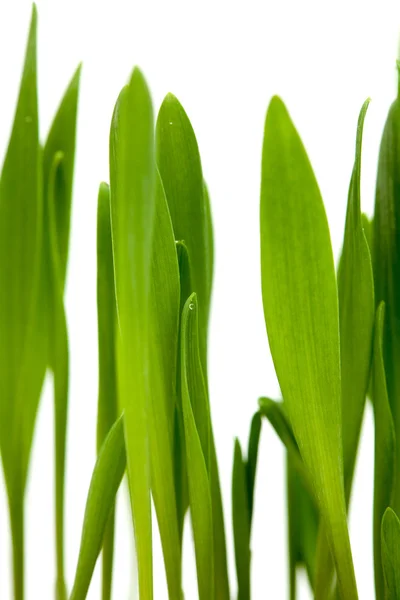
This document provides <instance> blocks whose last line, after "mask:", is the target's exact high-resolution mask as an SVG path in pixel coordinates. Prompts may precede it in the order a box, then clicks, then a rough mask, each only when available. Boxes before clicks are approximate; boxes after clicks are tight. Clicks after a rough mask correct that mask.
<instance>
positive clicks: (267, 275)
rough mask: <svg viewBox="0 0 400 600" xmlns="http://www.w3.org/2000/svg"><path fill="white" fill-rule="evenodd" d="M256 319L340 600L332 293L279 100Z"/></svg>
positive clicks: (264, 196) (330, 269)
mask: <svg viewBox="0 0 400 600" xmlns="http://www.w3.org/2000/svg"><path fill="white" fill-rule="evenodd" d="M261 263H262V290H263V304H264V314H265V321H266V326H267V332H268V338H269V343H270V348H271V354H272V357H273V360H274V365H275V369H276V372H277V376H278V380H279V384H280V387H281V390H282V395H283V398H284V401H285V405H286V408H287V411H288V415H289V418H290V422H291V425H292V427H293V433H294V435H295V438H296V440H297V443H298V446H299V449H300V453H301V456H302V458H303V461H304V463H305V465H306V467H307V470H308V472H309V473H310V477H311V480H312V483H313V487H314V490H315V495H316V496H317V497H318V499H319V508H320V511H321V515H322V517H323V519H324V522H325V523H326V528H327V532H328V536H329V542H330V545H331V548H332V553H333V555H334V559H335V564H336V569H337V574H338V580H339V588H340V592H341V594H342V598H343V600H350V599H354V598H357V589H356V583H355V576H354V569H353V561H352V556H351V549H350V541H349V535H348V530H347V523H346V504H345V497H344V489H343V478H342V472H343V471H342V469H343V464H342V443H341V427H342V424H341V406H340V403H341V391H340V352H339V319H338V302H337V288H336V279H335V271H334V262H333V256H332V248H331V242H330V237H329V228H328V222H327V219H326V214H325V210H324V206H323V202H322V198H321V195H320V192H319V189H318V184H317V182H316V180H315V176H314V173H313V171H312V168H311V165H310V162H309V160H308V157H307V154H306V152H305V149H304V147H303V144H302V142H301V140H300V138H299V135H298V133H297V131H296V129H295V127H294V125H293V123H292V121H291V119H290V117H289V115H288V112H287V110H286V108H285V106H284V105H283V103H282V101H281V100H280V99H278V98H277V97H275V98H273V99H272V101H271V103H270V106H269V109H268V113H267V118H266V123H265V132H264V147H263V161H262V184H261Z"/></svg>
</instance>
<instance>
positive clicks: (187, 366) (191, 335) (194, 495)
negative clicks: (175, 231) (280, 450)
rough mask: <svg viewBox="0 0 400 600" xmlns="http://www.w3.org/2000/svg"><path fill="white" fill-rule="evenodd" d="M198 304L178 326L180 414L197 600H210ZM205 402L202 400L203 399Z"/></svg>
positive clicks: (189, 306) (191, 303) (188, 307)
mask: <svg viewBox="0 0 400 600" xmlns="http://www.w3.org/2000/svg"><path fill="white" fill-rule="evenodd" d="M198 310H199V308H198V304H197V298H196V295H195V294H192V296H190V297H189V298H188V300H187V302H186V304H185V306H184V309H183V313H182V326H181V376H182V384H181V390H182V412H183V422H184V428H185V445H186V460H187V474H188V488H189V502H190V513H191V518H192V527H193V537H194V546H195V554H196V567H197V582H198V589H199V599H200V600H212V599H213V598H216V596H215V594H214V577H215V576H216V575H215V572H214V543H213V522H212V520H213V514H212V504H211V493H210V480H209V473H208V471H207V462H206V457H205V456H204V447H203V446H202V442H201V439H200V436H199V433H198V430H197V425H196V421H195V416H194V411H193V409H192V402H193V400H192V399H194V397H196V396H197V397H199V396H200V395H201V394H202V393H203V390H202V389H198V387H197V386H198V381H199V375H198V374H197V371H200V377H201V363H200V360H199V348H198V345H197V344H196V342H197V339H198V337H197V336H198V334H197V331H196V329H197V328H198ZM199 400H200V398H199ZM203 400H205V399H203Z"/></svg>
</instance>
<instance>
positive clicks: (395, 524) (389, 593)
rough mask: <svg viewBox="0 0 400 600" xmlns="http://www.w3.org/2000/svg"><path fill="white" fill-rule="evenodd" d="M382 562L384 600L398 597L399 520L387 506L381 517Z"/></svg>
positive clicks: (399, 572) (399, 564)
mask: <svg viewBox="0 0 400 600" xmlns="http://www.w3.org/2000/svg"><path fill="white" fill-rule="evenodd" d="M381 535H382V564H383V573H384V577H385V589H386V596H385V598H386V600H399V599H400V521H399V519H398V517H397V515H396V513H395V512H394V511H393V510H392V509H391V508H387V509H386V511H385V514H384V515H383V519H382V533H381Z"/></svg>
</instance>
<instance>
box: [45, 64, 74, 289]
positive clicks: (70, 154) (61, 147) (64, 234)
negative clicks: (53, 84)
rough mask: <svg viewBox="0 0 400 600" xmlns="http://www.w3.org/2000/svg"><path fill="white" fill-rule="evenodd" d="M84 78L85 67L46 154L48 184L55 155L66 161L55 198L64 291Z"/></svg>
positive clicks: (65, 103) (69, 91)
mask: <svg viewBox="0 0 400 600" xmlns="http://www.w3.org/2000/svg"><path fill="white" fill-rule="evenodd" d="M80 74H81V65H79V66H78V68H77V70H76V71H75V73H74V75H73V77H72V79H71V81H70V84H69V86H68V88H67V90H66V92H65V94H64V96H63V98H62V101H61V104H60V107H59V109H58V111H57V114H56V116H55V118H54V120H53V123H52V125H51V128H50V131H49V135H48V137H47V140H46V144H45V146H44V150H43V167H44V181H48V178H49V174H50V169H51V167H52V163H53V160H54V156H55V154H56V153H57V152H62V154H63V160H62V163H61V165H60V168H59V169H58V172H57V180H56V182H55V194H54V195H55V207H54V210H55V221H56V230H57V235H56V241H57V250H58V255H59V257H60V259H59V262H60V277H61V282H62V288H63V289H64V286H65V277H66V270H67V262H68V248H69V232H70V222H71V202H72V186H73V175H74V161H75V140H76V119H77V108H78V94H79V82H80Z"/></svg>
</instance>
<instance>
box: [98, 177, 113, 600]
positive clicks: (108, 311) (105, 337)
mask: <svg viewBox="0 0 400 600" xmlns="http://www.w3.org/2000/svg"><path fill="white" fill-rule="evenodd" d="M110 210H111V207H110V189H109V186H108V185H107V184H106V183H102V184H101V185H100V188H99V195H98V204H97V323H98V341H99V394H98V408H97V451H98V452H100V450H101V447H102V445H103V443H104V440H105V439H106V437H107V435H108V433H109V431H110V429H111V427H112V426H113V424H114V423H115V421H116V420H117V416H118V399H117V366H116V356H115V348H116V338H117V311H116V302H115V281H114V261H113V254H112V238H111V220H110ZM114 522H115V510H114V506H113V507H112V508H111V510H110V516H109V519H108V524H107V527H106V530H105V533H104V542H103V565H102V600H110V598H111V587H112V570H113V558H114Z"/></svg>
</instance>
